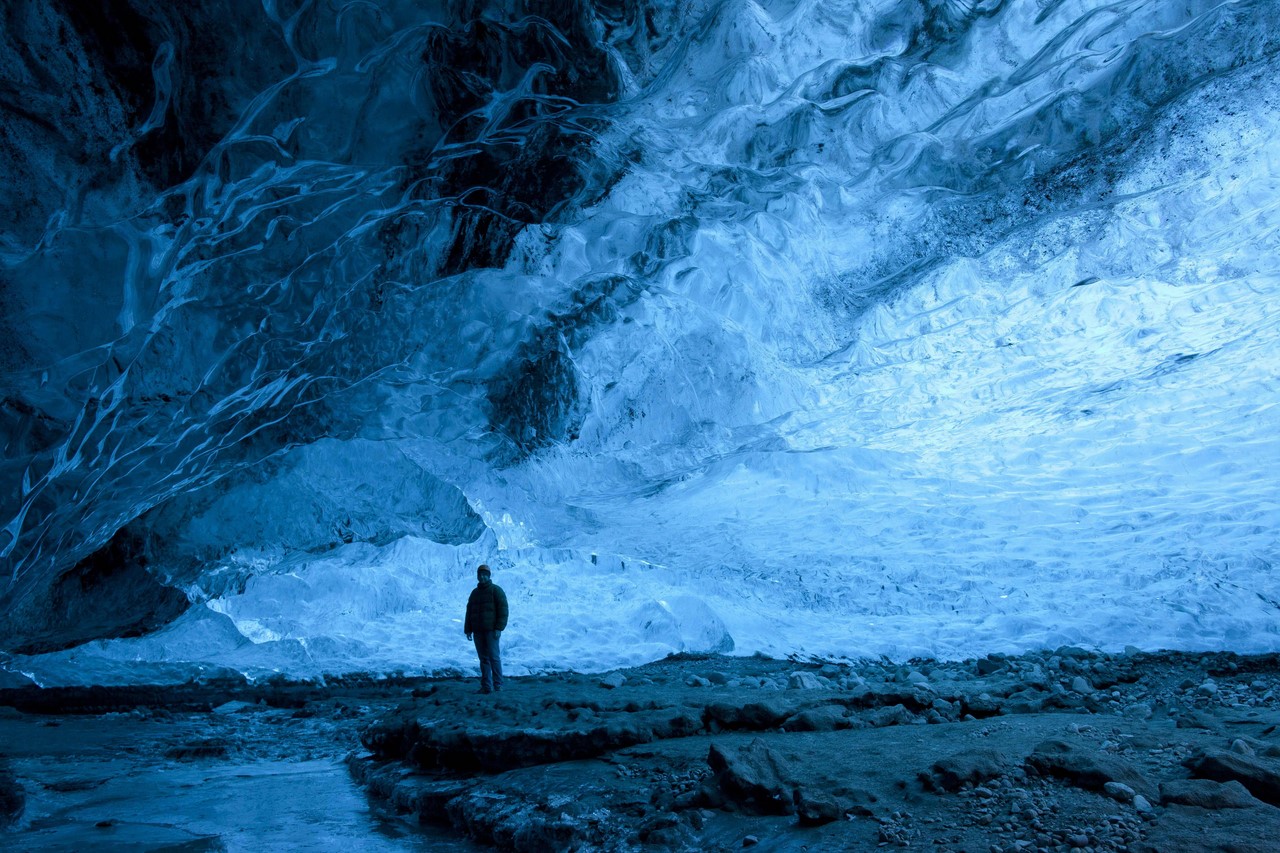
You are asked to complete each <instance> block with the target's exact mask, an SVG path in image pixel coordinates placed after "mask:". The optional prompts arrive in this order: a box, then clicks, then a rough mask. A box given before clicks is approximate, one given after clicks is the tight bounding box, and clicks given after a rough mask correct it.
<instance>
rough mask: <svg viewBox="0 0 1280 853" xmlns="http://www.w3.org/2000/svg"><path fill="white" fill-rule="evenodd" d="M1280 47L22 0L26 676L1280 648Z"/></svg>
mask: <svg viewBox="0 0 1280 853" xmlns="http://www.w3.org/2000/svg"><path fill="white" fill-rule="evenodd" d="M1277 15H1280V5H1278V4H1277V3H1276V2H1273V1H1272V0H203V1H202V2H199V3H164V2H157V0H101V2H81V1H80V0H13V2H9V3H5V4H3V8H0V115H2V116H3V120H2V121H0V175H2V176H3V180H0V208H2V209H3V211H4V216H3V217H2V218H0V299H2V300H3V301H2V310H0V324H2V326H0V371H2V372H3V377H4V380H3V388H2V389H0V392H2V395H0V437H2V438H3V441H4V456H3V462H2V463H0V478H2V480H3V484H2V485H0V504H2V513H0V568H3V571H2V572H0V649H2V650H0V688H2V689H5V690H18V689H29V688H39V689H49V688H62V687H84V686H88V685H137V684H150V685H166V684H168V685H180V684H186V683H191V682H192V681H193V680H201V679H217V678H221V677H237V678H244V679H248V680H249V681H250V682H254V681H261V680H262V679H269V678H277V679H295V680H308V679H311V680H313V681H321V680H324V679H330V680H332V679H334V678H341V677H343V676H347V675H351V674H361V675H362V676H367V677H373V678H386V677H423V678H430V677H437V676H471V675H474V673H475V672H476V656H475V650H474V649H473V648H472V646H471V644H470V643H468V642H466V641H465V639H464V637H463V606H464V603H465V602H466V600H467V595H468V593H469V591H470V590H471V588H472V586H473V585H474V583H475V570H476V566H477V565H478V564H480V563H486V564H488V565H491V566H492V567H493V571H494V576H495V579H496V580H498V581H499V582H500V583H501V584H502V587H503V588H504V589H505V590H506V594H507V596H508V597H509V599H510V609H511V619H510V626H509V628H508V630H507V631H506V632H504V635H503V644H504V645H503V657H504V661H505V665H506V667H507V672H508V674H509V675H516V676H520V675H527V676H531V677H532V676H541V675H547V674H550V673H556V672H561V671H574V672H578V673H603V672H606V671H609V670H611V669H616V668H620V667H634V666H640V665H643V664H647V663H650V662H654V661H660V660H662V659H664V658H666V657H667V656H669V655H672V654H674V653H682V652H683V653H687V654H693V655H697V654H704V653H705V654H711V655H722V656H727V657H729V658H748V657H751V656H753V655H755V656H757V658H760V657H767V658H769V659H791V660H794V661H819V660H820V661H825V662H834V663H836V664H839V663H841V662H855V661H882V662H896V663H901V662H906V661H909V660H912V659H930V660H934V661H962V660H966V659H974V658H980V657H982V656H984V655H991V654H1001V655H1022V654H1027V653H1036V652H1039V651H1046V650H1054V649H1059V648H1063V647H1072V648H1076V647H1078V648H1084V649H1088V650H1091V651H1094V652H1097V653H1102V654H1108V653H1120V652H1121V651H1122V650H1125V649H1129V650H1131V651H1133V650H1138V651H1142V652H1155V651H1157V650H1172V651H1176V652H1185V653H1218V652H1231V653H1237V654H1242V655H1250V654H1252V655H1257V654H1269V653H1275V652H1280V573H1278V572H1277V571H1276V567H1275V563H1276V561H1277V560H1278V559H1280V533H1278V531H1280V482H1278V481H1280V262H1278V261H1277V259H1278V258H1280V26H1278V25H1277V20H1280V18H1278V17H1277ZM3 752H4V749H3V748H0V753H3ZM517 846H518V845H517ZM201 849H203V848H201ZM1099 849H1102V848H1099Z"/></svg>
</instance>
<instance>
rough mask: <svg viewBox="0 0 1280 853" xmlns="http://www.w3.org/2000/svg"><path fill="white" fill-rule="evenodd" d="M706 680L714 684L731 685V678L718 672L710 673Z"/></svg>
mask: <svg viewBox="0 0 1280 853" xmlns="http://www.w3.org/2000/svg"><path fill="white" fill-rule="evenodd" d="M706 679H707V681H710V682H711V683H712V684H728V683H729V676H727V675H725V674H724V673H723V672H718V671H712V672H708V673H707V674H706Z"/></svg>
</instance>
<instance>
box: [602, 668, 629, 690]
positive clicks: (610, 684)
mask: <svg viewBox="0 0 1280 853" xmlns="http://www.w3.org/2000/svg"><path fill="white" fill-rule="evenodd" d="M626 683H627V677H626V676H625V675H623V674H622V673H620V672H611V673H609V674H608V675H606V676H605V677H604V678H602V679H600V686H601V687H604V688H607V689H609V690H615V689H617V688H619V687H621V686H622V685H624V684H626Z"/></svg>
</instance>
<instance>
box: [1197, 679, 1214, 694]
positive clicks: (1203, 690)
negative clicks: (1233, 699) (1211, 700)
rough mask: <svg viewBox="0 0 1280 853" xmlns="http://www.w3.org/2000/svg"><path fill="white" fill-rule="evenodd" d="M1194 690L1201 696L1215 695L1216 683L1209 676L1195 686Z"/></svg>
mask: <svg viewBox="0 0 1280 853" xmlns="http://www.w3.org/2000/svg"><path fill="white" fill-rule="evenodd" d="M1196 692H1197V693H1199V694H1200V695H1202V696H1217V695H1218V685H1217V684H1216V683H1215V682H1214V680H1213V679H1212V678H1211V679H1209V680H1208V681H1206V682H1204V683H1203V684H1201V685H1200V686H1199V687H1197V688H1196Z"/></svg>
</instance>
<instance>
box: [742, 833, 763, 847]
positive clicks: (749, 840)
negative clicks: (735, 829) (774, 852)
mask: <svg viewBox="0 0 1280 853" xmlns="http://www.w3.org/2000/svg"><path fill="white" fill-rule="evenodd" d="M759 843H760V839H759V838H756V837H755V836H754V835H748V836H747V837H746V838H744V839H742V846H743V847H755V846H756V845H757V844H759Z"/></svg>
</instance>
